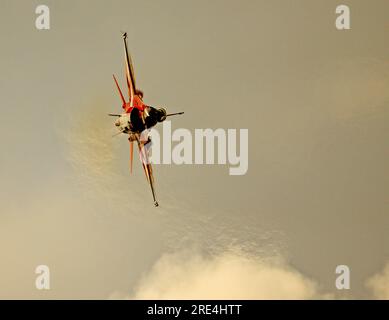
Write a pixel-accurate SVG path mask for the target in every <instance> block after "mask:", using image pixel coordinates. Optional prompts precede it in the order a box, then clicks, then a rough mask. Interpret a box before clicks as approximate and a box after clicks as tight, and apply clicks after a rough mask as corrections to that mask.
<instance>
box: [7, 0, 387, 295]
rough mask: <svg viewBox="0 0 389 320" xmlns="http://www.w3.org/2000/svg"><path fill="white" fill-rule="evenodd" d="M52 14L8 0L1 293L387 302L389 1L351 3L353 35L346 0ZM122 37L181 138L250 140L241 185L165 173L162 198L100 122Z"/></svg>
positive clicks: (194, 172) (219, 170)
mask: <svg viewBox="0 0 389 320" xmlns="http://www.w3.org/2000/svg"><path fill="white" fill-rule="evenodd" d="M44 3H45V4H46V5H48V7H49V8H50V22H51V29H50V30H41V31H39V30H37V29H36V28H35V19H36V16H37V15H36V14H35V8H36V6H37V5H39V4H41V1H30V0H28V1H11V0H0V21H1V28H0V35H1V42H2V45H1V60H0V70H1V76H0V90H1V98H2V102H1V117H0V124H1V125H0V141H1V145H2V150H3V151H2V153H1V157H0V161H1V166H0V255H1V267H0V298H33V299H40V298H100V299H105V298H126V297H129V298H133V297H141V298H142V297H143V298H148V297H166V298H171V297H175V298H180V297H184V296H189V297H203V296H204V297H207V295H210V296H211V297H234V298H239V297H249V298H267V297H271V298H274V297H275V298H277V297H281V298H282V297H287V298H316V297H335V298H350V297H355V298H373V297H385V296H384V294H385V292H386V294H387V296H386V297H389V269H388V271H387V272H386V273H385V271H384V268H385V265H386V263H387V262H388V261H389V247H388V243H389V232H388V230H389V216H388V164H387V163H388V160H387V159H388V137H389V134H388V123H389V122H388V121H389V110H388V104H389V90H388V86H389V44H388V41H387V34H388V28H389V20H388V13H389V11H388V10H389V2H388V1H386V0H382V1H379V0H376V1H357V0H354V1H342V3H344V4H348V5H349V6H350V9H351V30H347V31H339V30H337V29H336V28H335V19H336V15H335V8H336V6H337V5H339V4H340V2H339V1H333V0H320V1H309V0H299V1H293V2H292V1H286V0H284V1H248V0H246V1H226V0H223V1H222V0H220V1H211V2H210V1H179V0H167V1H157V0H147V1H124V0H123V1H110V2H109V3H108V2H107V1H86V0H85V1H53V0H47V1H44ZM120 30H125V31H127V33H128V40H129V47H130V50H131V54H132V57H133V62H134V67H135V73H136V78H137V84H138V86H139V87H140V88H142V90H143V91H144V93H145V96H144V100H145V102H146V103H147V104H150V105H162V106H167V108H168V110H169V111H171V112H176V111H185V115H184V116H180V117H177V118H174V119H172V120H173V121H172V127H173V129H176V128H187V129H189V130H191V131H192V132H193V131H194V129H196V128H212V129H216V128H224V129H229V128H237V129H239V128H247V129H248V130H249V169H248V172H247V174H246V175H244V176H230V175H229V174H228V165H181V166H178V165H157V166H155V168H154V173H155V178H156V188H157V193H158V199H159V202H160V207H159V208H155V207H154V206H153V203H152V198H151V195H150V191H149V188H148V186H147V183H146V180H145V178H144V174H143V170H142V169H141V164H140V163H139V162H138V161H135V162H134V173H133V175H132V176H131V175H130V174H129V169H128V157H129V150H128V142H127V141H126V138H125V137H124V136H118V137H115V138H112V135H113V134H114V133H115V127H114V125H113V121H114V119H112V118H109V117H107V115H106V114H107V113H118V112H120V111H121V108H120V99H119V97H118V95H117V92H116V88H115V86H114V83H113V81H112V73H115V74H116V75H117V77H118V79H119V82H120V83H121V84H122V86H123V85H124V66H123V48H122V38H121V34H120ZM159 130H160V131H162V130H161V127H160V128H159ZM135 160H137V158H135ZM188 261H189V262H188ZM40 264H44V265H47V266H49V268H50V275H51V281H50V285H51V289H50V290H49V291H39V290H37V289H36V288H35V278H36V275H35V273H34V271H35V267H36V266H37V265H40ZM343 264H346V265H348V266H349V267H350V269H351V289H350V290H348V291H347V290H346V291H339V290H337V289H336V287H335V278H336V274H335V268H336V266H337V265H343ZM203 266H205V267H203ZM173 267H174V268H173ZM207 268H208V269H207ZM204 270H209V272H208V271H207V272H206V271H204ZM175 272H177V273H175ZM218 276H219V277H221V280H220V281H218V279H217V277H218ZM179 277H182V278H179ZM372 277H373V278H372ZM166 279H170V280H171V279H176V281H177V283H175V282H174V280H172V281H170V280H169V282H168V283H169V285H167V284H166V283H165V282H164V281H165V280H166ZM179 279H185V281H187V284H186V286H185V285H183V287H180V283H179ZM191 279H194V280H193V281H194V282H195V283H197V284H198V286H193V285H192V283H191V281H192V280H191ZM228 279H231V280H230V281H231V283H230V284H226V282H227V280H228ZM253 279H254V280H255V279H256V280H255V281H252V280H253ZM264 279H265V280H266V281H265V280H264ZM268 279H270V280H268ZM369 279H370V280H369ZM371 279H375V280H374V281H373V280H371ZM377 279H378V280H377ZM196 280H198V281H197V282H196ZM210 280H213V282H212V281H210ZM381 280H382V281H381ZM185 281H184V282H185ZM249 283H251V284H250V286H249V287H247V288H246V287H245V285H248V284H249ZM285 283H288V284H290V288H289V289H288V290H286V291H285V288H284V287H283V285H282V284H285ZM385 283H386V285H387V286H386V287H385ZM167 286H169V287H168V288H167ZM383 286H384V287H383ZM378 287H379V288H378ZM165 289H166V290H165ZM246 289H247V290H246ZM191 290H193V291H191ZM248 292H249V293H248ZM226 293H227V296H222V295H223V294H226ZM229 294H231V295H229Z"/></svg>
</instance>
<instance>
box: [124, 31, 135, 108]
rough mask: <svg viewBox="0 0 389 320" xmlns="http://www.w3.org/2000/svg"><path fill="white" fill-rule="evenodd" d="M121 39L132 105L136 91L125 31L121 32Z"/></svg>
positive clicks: (131, 104)
mask: <svg viewBox="0 0 389 320" xmlns="http://www.w3.org/2000/svg"><path fill="white" fill-rule="evenodd" d="M123 41H124V54H125V61H124V62H125V68H126V79H127V87H128V98H129V100H130V106H131V107H133V103H134V95H135V92H136V86H135V73H134V68H133V66H132V61H131V56H130V54H129V53H128V46H127V33H124V34H123Z"/></svg>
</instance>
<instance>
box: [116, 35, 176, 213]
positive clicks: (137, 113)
mask: <svg viewBox="0 0 389 320" xmlns="http://www.w3.org/2000/svg"><path fill="white" fill-rule="evenodd" d="M123 42H124V54H125V73H126V82H127V89H128V101H126V100H125V98H124V95H123V93H122V90H121V89H120V86H119V83H118V81H117V79H116V77H115V75H113V79H114V81H115V84H116V87H117V89H118V92H119V96H120V99H121V101H122V108H123V110H124V112H123V113H121V114H112V113H110V114H109V116H113V117H117V120H116V121H115V126H116V127H117V129H118V130H119V132H118V133H117V134H116V135H119V134H125V135H128V141H129V142H130V171H131V172H132V160H133V155H134V152H133V148H134V147H133V143H134V141H136V142H137V145H138V149H139V153H140V159H141V162H142V166H143V170H144V172H145V175H146V179H147V181H148V183H149V185H150V188H151V193H152V195H153V200H154V205H155V206H156V207H158V201H157V200H156V195H155V188H154V177H153V170H152V167H151V163H150V161H149V156H148V149H149V148H148V147H149V146H150V145H151V139H150V137H149V135H148V130H149V129H150V128H152V127H154V126H155V125H156V124H157V123H159V122H163V121H165V120H166V118H167V117H169V116H173V115H179V114H183V113H184V112H177V113H171V114H167V112H166V109H165V108H162V107H161V108H155V107H152V106H148V105H146V104H145V103H144V102H143V92H142V91H141V90H139V89H138V88H137V86H136V83H135V74H134V68H133V65H132V61H131V56H130V54H129V53H128V44H127V33H126V32H125V33H123Z"/></svg>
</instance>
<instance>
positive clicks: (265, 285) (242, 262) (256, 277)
mask: <svg viewBox="0 0 389 320" xmlns="http://www.w3.org/2000/svg"><path fill="white" fill-rule="evenodd" d="M323 297H324V296H322V295H320V294H319V293H318V291H317V285H316V283H315V282H314V281H312V280H311V279H309V278H308V277H306V276H304V275H302V274H301V273H299V272H298V271H297V270H295V269H294V268H292V267H290V266H288V265H287V264H286V263H285V262H284V261H283V260H282V259H279V258H277V259H258V258H256V257H252V256H251V257H250V256H247V255H243V254H241V253H239V252H238V253H237V252H225V253H222V254H219V255H217V256H213V257H208V256H204V255H201V254H199V253H193V252H190V253H189V252H187V253H184V252H179V253H175V254H165V255H163V256H162V257H161V258H160V259H159V260H158V261H157V263H156V264H155V265H154V266H153V268H152V269H151V270H150V272H149V273H148V274H147V275H145V276H144V277H143V278H142V279H141V280H140V282H139V283H138V285H137V286H136V289H135V292H134V294H133V295H131V296H130V295H129V296H126V297H124V298H128V299H315V298H323ZM110 298H111V299H119V298H123V296H122V295H120V294H119V293H114V294H112V295H111V296H110Z"/></svg>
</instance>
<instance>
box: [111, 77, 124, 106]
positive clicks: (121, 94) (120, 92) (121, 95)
mask: <svg viewBox="0 0 389 320" xmlns="http://www.w3.org/2000/svg"><path fill="white" fill-rule="evenodd" d="M112 76H113V80H114V81H115V83H116V87H117V88H118V91H119V95H120V98H121V99H122V102H123V108H124V107H125V105H126V100H124V96H123V93H122V90H120V87H119V84H118V81H117V80H116V77H115V75H112Z"/></svg>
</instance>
